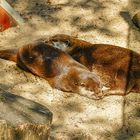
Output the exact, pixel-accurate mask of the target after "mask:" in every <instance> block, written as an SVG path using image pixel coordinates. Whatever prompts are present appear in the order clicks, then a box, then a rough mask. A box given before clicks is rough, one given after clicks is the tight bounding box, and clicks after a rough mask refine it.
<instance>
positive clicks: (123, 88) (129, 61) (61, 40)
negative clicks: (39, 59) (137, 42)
mask: <svg viewBox="0 0 140 140" xmlns="http://www.w3.org/2000/svg"><path fill="white" fill-rule="evenodd" d="M48 42H49V43H50V44H52V45H53V47H57V48H59V49H61V50H63V51H65V52H66V53H68V54H69V55H71V56H72V58H74V59H75V60H76V61H77V62H79V63H81V64H83V65H84V66H86V67H87V68H88V69H89V70H90V71H91V72H92V73H94V74H96V75H98V76H99V77H100V80H101V83H102V85H103V87H104V88H103V90H104V94H105V96H107V95H126V94H128V93H129V92H132V91H133V92H140V55H139V54H138V53H136V52H133V51H131V50H129V49H125V48H121V47H118V46H114V45H108V44H92V43H89V42H86V41H83V40H79V39H77V38H75V37H72V36H68V35H64V34H58V35H55V36H52V37H50V38H49V40H48Z"/></svg>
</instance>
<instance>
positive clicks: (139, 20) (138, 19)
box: [132, 11, 140, 28]
mask: <svg viewBox="0 0 140 140" xmlns="http://www.w3.org/2000/svg"><path fill="white" fill-rule="evenodd" d="M132 21H133V23H134V24H135V26H136V27H138V28H140V11H139V12H137V13H136V14H135V15H134V17H133V19H132Z"/></svg>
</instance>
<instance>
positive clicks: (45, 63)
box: [0, 42, 102, 98]
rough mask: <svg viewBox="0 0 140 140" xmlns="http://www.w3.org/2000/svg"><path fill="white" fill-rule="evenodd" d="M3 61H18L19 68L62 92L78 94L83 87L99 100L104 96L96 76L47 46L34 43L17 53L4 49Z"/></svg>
mask: <svg viewBox="0 0 140 140" xmlns="http://www.w3.org/2000/svg"><path fill="white" fill-rule="evenodd" d="M0 58H3V59H7V60H11V61H14V62H16V63H17V66H19V67H20V68H22V69H24V70H26V71H29V72H31V73H33V74H35V75H38V76H40V77H42V78H44V79H46V80H47V81H48V82H49V83H50V85H51V86H52V87H55V88H57V89H60V90H62V91H67V92H78V91H79V86H84V87H85V88H86V89H87V90H90V91H93V92H92V93H93V94H94V95H95V96H97V97H98V94H99V93H100V94H101V93H102V90H101V89H102V87H101V86H102V85H101V82H100V78H99V77H98V76H97V75H96V73H95V74H94V73H91V72H90V71H89V70H88V69H87V68H86V67H85V66H83V65H81V64H80V63H78V62H77V61H75V60H74V59H73V58H72V57H71V56H69V55H68V54H67V53H65V52H63V51H61V50H60V49H57V48H54V47H52V46H50V45H48V44H46V43H43V42H35V43H31V44H28V45H25V46H23V47H21V48H19V49H17V50H1V51H0ZM87 97H88V95H87ZM91 98H92V97H91Z"/></svg>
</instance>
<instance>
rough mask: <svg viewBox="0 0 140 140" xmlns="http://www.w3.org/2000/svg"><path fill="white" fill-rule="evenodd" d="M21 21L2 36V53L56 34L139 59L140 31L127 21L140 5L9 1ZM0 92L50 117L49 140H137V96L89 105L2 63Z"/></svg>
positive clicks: (134, 1) (135, 1) (99, 0)
mask: <svg viewBox="0 0 140 140" xmlns="http://www.w3.org/2000/svg"><path fill="white" fill-rule="evenodd" d="M8 1H9V2H10V3H11V5H12V6H13V7H14V8H15V10H16V11H18V12H19V13H20V14H21V16H22V17H23V18H24V19H25V21H26V23H25V24H24V25H22V26H18V27H14V28H10V29H8V30H5V31H4V32H1V33H0V48H1V49H6V48H18V47H21V46H22V45H23V44H27V43H29V42H32V41H33V40H36V39H38V38H41V37H48V36H50V35H54V34H57V33H65V34H69V35H74V36H78V38H80V39H83V40H86V41H89V42H92V43H107V44H113V45H117V46H121V47H125V48H130V49H133V50H135V51H137V52H138V53H139V50H140V47H139V46H140V30H139V29H138V28H136V27H135V26H134V25H133V23H132V21H131V18H132V16H133V15H134V14H135V13H136V12H137V11H138V10H139V7H140V1H139V0H77V1H74V0H50V1H49V3H48V1H47V0H40V1H38V0H24V1H21V0H8ZM0 67H1V69H0V86H1V87H2V88H4V89H5V90H8V91H10V92H11V93H14V94H16V95H20V96H23V97H25V98H27V99H31V100H33V101H36V102H38V103H40V104H42V105H44V106H46V107H47V108H49V109H50V110H51V111H52V112H53V125H52V129H51V133H50V140H124V139H125V140H130V139H131V140H139V139H140V103H139V99H140V95H139V94H135V93H130V94H129V95H128V96H126V97H121V96H110V97H106V98H104V99H102V100H90V99H87V98H85V97H82V96H80V95H78V94H72V93H65V92H62V91H59V90H56V89H52V88H51V87H50V85H49V84H48V82H47V81H45V80H44V79H41V78H39V77H36V76H34V75H32V74H30V73H27V72H24V71H22V70H21V69H19V68H17V67H16V65H15V63H13V62H9V61H5V60H0Z"/></svg>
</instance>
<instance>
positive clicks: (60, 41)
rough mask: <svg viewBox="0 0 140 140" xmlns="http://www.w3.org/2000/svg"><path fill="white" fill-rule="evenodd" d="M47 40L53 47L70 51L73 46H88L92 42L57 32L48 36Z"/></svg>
mask: <svg viewBox="0 0 140 140" xmlns="http://www.w3.org/2000/svg"><path fill="white" fill-rule="evenodd" d="M49 42H50V43H51V44H52V45H53V47H55V48H58V49H61V50H63V51H64V52H67V53H69V54H70V53H71V52H72V51H73V50H74V49H75V48H79V47H80V48H84V47H89V46H91V45H92V44H91V43H89V42H86V41H83V40H79V39H77V38H76V37H73V36H69V35H65V34H57V35H54V36H52V37H50V38H49Z"/></svg>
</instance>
